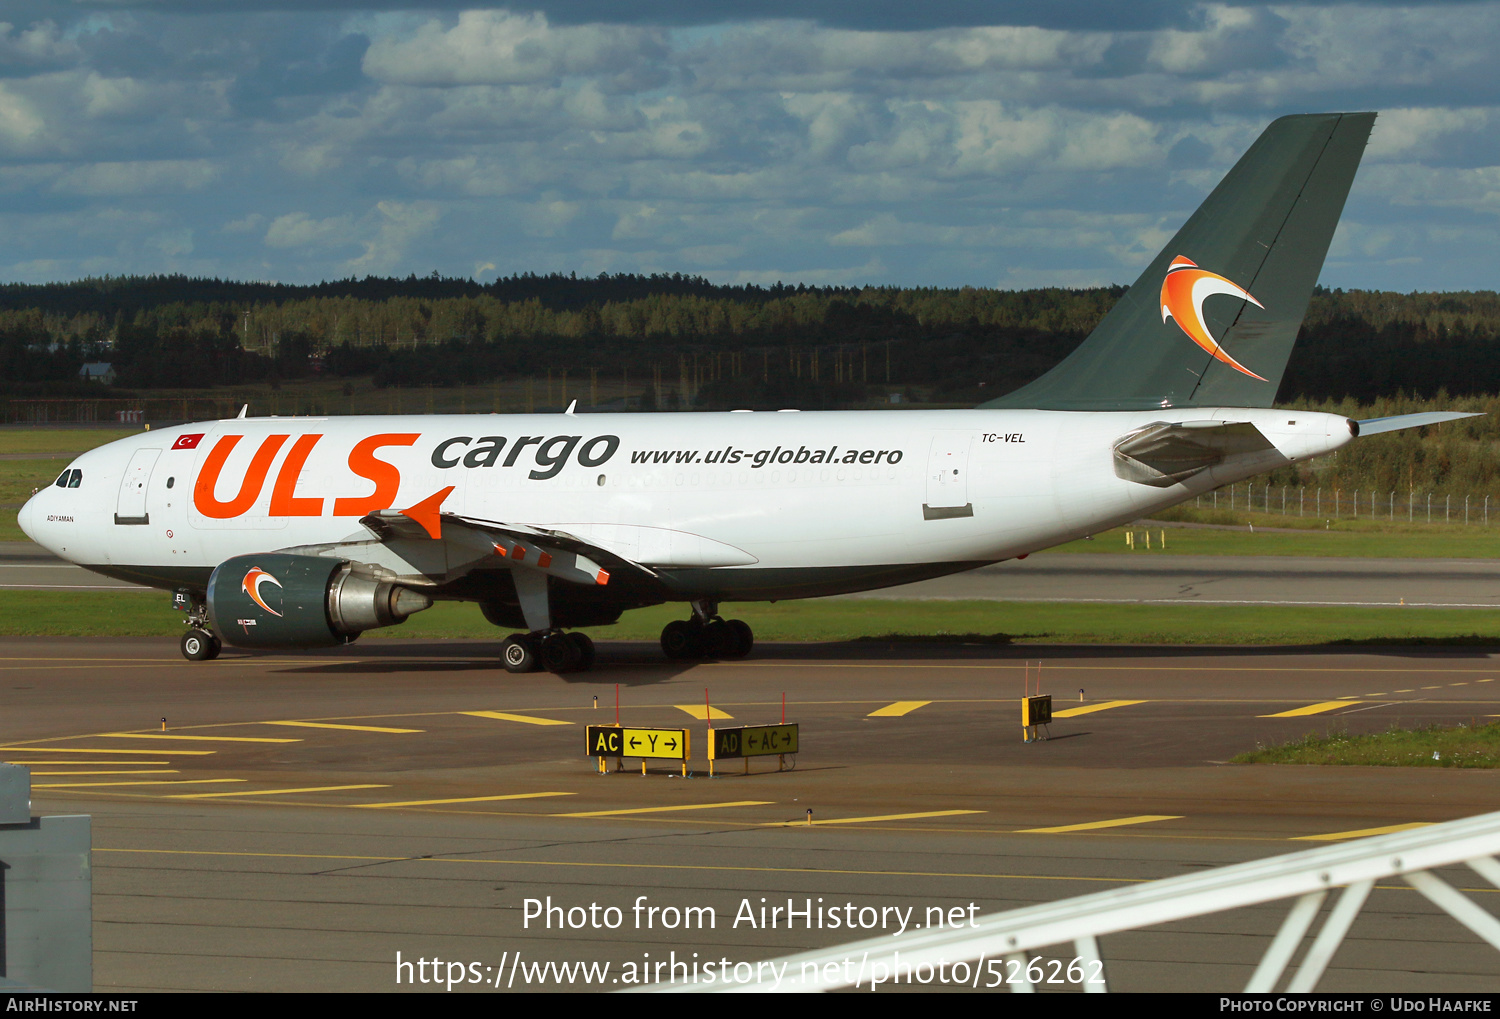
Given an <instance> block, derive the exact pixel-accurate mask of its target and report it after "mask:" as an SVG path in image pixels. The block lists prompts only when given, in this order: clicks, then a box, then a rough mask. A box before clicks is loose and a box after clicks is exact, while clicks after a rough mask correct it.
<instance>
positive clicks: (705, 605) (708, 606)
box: [661, 600, 755, 661]
mask: <svg viewBox="0 0 1500 1019" xmlns="http://www.w3.org/2000/svg"><path fill="white" fill-rule="evenodd" d="M754 646H755V634H754V633H753V632H752V631H751V629H750V626H749V624H748V623H746V622H745V621H744V620H743V619H724V618H722V617H721V616H720V615H719V605H718V602H715V601H709V600H701V601H695V602H693V618H691V619H676V620H673V621H672V622H670V623H668V624H667V625H666V626H664V627H662V631H661V649H662V651H664V652H666V655H667V657H668V658H673V659H676V660H677V661H698V660H701V659H705V658H709V659H714V658H744V657H745V656H746V655H748V654H749V653H750V649H751V648H753V647H754Z"/></svg>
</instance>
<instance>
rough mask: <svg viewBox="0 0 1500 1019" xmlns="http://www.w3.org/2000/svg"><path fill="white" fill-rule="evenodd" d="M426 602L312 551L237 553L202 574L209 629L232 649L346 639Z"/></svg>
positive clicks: (327, 644) (396, 620) (401, 617)
mask: <svg viewBox="0 0 1500 1019" xmlns="http://www.w3.org/2000/svg"><path fill="white" fill-rule="evenodd" d="M431 605H432V598H431V596H429V595H427V594H425V593H423V592H421V591H418V590H415V589H413V588H410V587H405V586H403V585H401V584H398V583H396V582H394V581H392V580H388V579H383V578H381V577H379V576H377V575H375V574H374V573H373V572H372V571H370V570H369V569H368V568H366V567H363V566H361V565H359V564H357V563H350V562H346V561H344V560H340V559H323V558H320V557H318V556H306V555H287V554H284V553H278V552H271V553H267V554H265V555H247V556H236V557H235V558H233V559H227V560H225V561H224V562H222V563H220V564H219V566H218V568H217V569H215V570H214V572H213V575H212V576H210V577H209V579H208V615H209V619H210V620H212V622H213V627H214V631H215V632H216V633H217V634H218V635H219V638H220V639H221V640H223V641H224V642H225V643H226V644H233V645H235V646H237V647H270V648H299V647H331V646H333V645H336V644H347V643H348V642H350V641H351V640H353V639H354V638H355V637H357V636H359V635H360V634H361V633H363V632H364V631H365V630H373V629H375V628H376V627H379V626H391V625H393V624H395V623H400V622H403V621H405V619H406V617H407V616H410V615H411V614H412V613H414V612H420V611H422V610H423V609H425V608H429V607H431Z"/></svg>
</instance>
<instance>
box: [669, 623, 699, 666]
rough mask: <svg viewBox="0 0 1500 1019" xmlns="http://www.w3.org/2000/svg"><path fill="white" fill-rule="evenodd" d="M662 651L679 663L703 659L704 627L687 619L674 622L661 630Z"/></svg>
mask: <svg viewBox="0 0 1500 1019" xmlns="http://www.w3.org/2000/svg"><path fill="white" fill-rule="evenodd" d="M661 649H662V650H663V651H664V652H666V655H667V657H668V658H672V659H676V660H677V661H690V660H692V659H694V658H702V657H703V627H702V626H701V625H697V624H695V623H693V622H690V621H688V620H685V619H674V620H672V622H670V623H668V624H667V625H666V626H664V627H662V628H661Z"/></svg>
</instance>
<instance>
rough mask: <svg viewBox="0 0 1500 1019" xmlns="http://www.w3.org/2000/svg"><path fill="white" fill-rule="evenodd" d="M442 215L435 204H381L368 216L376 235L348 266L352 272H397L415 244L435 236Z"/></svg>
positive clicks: (368, 221)
mask: <svg viewBox="0 0 1500 1019" xmlns="http://www.w3.org/2000/svg"><path fill="white" fill-rule="evenodd" d="M442 216H443V213H442V210H441V209H439V208H438V207H437V206H436V205H433V204H432V203H431V202H409V203H402V202H378V203H376V205H375V211H374V213H373V214H372V215H370V216H368V217H366V220H367V226H368V225H369V224H370V223H373V225H374V227H375V235H374V236H373V237H371V238H369V239H367V240H365V241H364V251H363V253H361V254H360V256H359V257H358V258H354V259H350V260H349V261H348V262H347V263H345V264H346V265H347V267H348V269H349V270H350V271H351V272H364V273H383V272H384V273H388V272H395V271H396V270H397V269H398V268H399V267H400V265H401V260H402V258H403V256H405V254H406V252H407V250H408V248H409V247H410V246H411V244H412V242H414V241H416V240H419V239H421V238H423V237H425V236H426V235H428V234H429V233H431V231H432V228H433V227H435V226H437V223H438V220H440V219H442Z"/></svg>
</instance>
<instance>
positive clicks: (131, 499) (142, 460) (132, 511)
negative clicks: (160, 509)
mask: <svg viewBox="0 0 1500 1019" xmlns="http://www.w3.org/2000/svg"><path fill="white" fill-rule="evenodd" d="M159 456H161V450H159V449H138V450H136V451H135V455H134V456H132V457H131V458H130V464H129V465H128V466H127V467H126V468H125V476H124V477H123V478H121V479H120V497H119V500H118V501H117V502H116V503H115V523H117V524H149V523H150V522H151V518H150V517H148V516H147V515H146V486H147V484H149V483H150V481H151V469H152V468H153V467H155V466H156V458H157V457H159Z"/></svg>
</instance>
